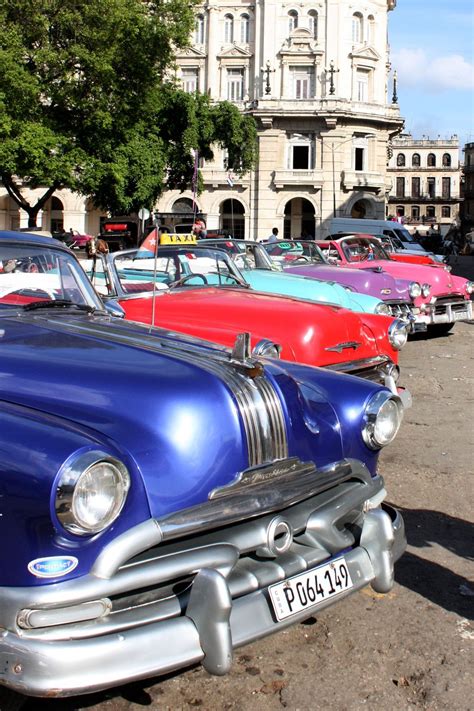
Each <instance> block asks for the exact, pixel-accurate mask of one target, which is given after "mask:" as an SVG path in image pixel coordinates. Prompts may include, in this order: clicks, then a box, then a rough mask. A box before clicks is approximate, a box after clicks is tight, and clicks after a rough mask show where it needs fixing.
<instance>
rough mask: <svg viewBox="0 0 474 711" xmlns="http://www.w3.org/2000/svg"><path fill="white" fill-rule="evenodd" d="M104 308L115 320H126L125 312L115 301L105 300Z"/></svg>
mask: <svg viewBox="0 0 474 711" xmlns="http://www.w3.org/2000/svg"><path fill="white" fill-rule="evenodd" d="M104 308H105V310H106V311H107V313H109V314H110V315H111V316H114V317H115V318H125V310H124V309H123V308H122V307H121V306H120V304H119V303H118V301H116V300H115V299H107V300H105V299H104Z"/></svg>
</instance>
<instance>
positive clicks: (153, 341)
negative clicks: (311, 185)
mask: <svg viewBox="0 0 474 711" xmlns="http://www.w3.org/2000/svg"><path fill="white" fill-rule="evenodd" d="M0 348H1V354H2V380H1V383H0V399H1V401H2V402H3V403H4V404H5V403H12V404H14V405H15V407H17V406H19V407H21V408H28V410H27V411H26V414H25V415H24V416H26V417H27V418H33V419H35V418H38V419H41V418H42V419H43V420H44V425H45V428H44V429H43V431H48V433H49V434H48V438H49V439H51V438H53V440H54V437H55V435H54V432H55V431H57V433H58V434H57V442H59V441H60V437H61V436H63V435H60V433H61V432H63V431H64V430H68V431H70V438H69V439H68V437H69V435H68V437H66V441H72V438H73V436H74V442H75V444H74V446H72V445H71V446H72V451H76V450H77V447H78V446H79V445H78V444H77V441H79V442H84V443H85V444H86V445H87V443H89V444H88V446H91V444H93V445H94V446H95V447H96V448H97V447H98V446H99V448H100V445H101V444H102V445H104V446H106V447H107V448H108V449H109V450H110V447H112V451H115V452H116V453H117V455H116V456H118V457H119V458H121V459H122V460H123V461H124V462H125V463H126V464H127V466H128V467H129V469H130V470H131V471H135V472H136V473H137V474H136V475H137V476H138V477H139V479H140V481H141V482H143V483H144V490H145V492H146V497H147V501H148V506H149V508H150V511H151V513H152V515H154V516H162V515H166V514H167V513H169V512H172V511H176V510H178V509H181V508H185V507H187V506H192V505H196V504H198V503H201V502H203V501H206V500H207V498H208V495H209V492H210V491H211V490H212V489H214V488H216V487H220V486H224V485H226V484H228V483H229V482H230V481H232V480H233V478H234V477H235V476H236V474H237V473H238V472H239V471H243V470H245V469H247V468H248V466H249V459H248V455H247V444H246V441H247V440H246V436H245V428H244V425H243V411H242V410H241V409H239V406H238V404H237V402H238V395H239V393H240V391H241V390H242V392H244V391H245V389H246V388H248V387H251V388H254V387H255V386H254V385H252V383H253V381H252V383H250V380H249V379H250V377H251V376H249V375H248V373H246V372H245V368H244V369H242V367H241V366H236V365H235V364H232V363H231V362H230V358H229V355H228V353H227V352H225V351H224V349H222V348H219V347H213V346H212V345H211V344H205V343H203V342H199V341H198V340H197V339H193V338H187V337H185V336H184V337H180V336H176V334H172V333H170V332H166V331H162V330H160V329H149V328H148V327H144V326H140V325H138V324H133V325H132V324H128V323H126V322H123V321H117V320H115V319H114V320H113V321H111V320H109V319H107V318H106V317H94V316H92V317H90V318H87V317H83V316H78V317H74V316H72V315H70V314H68V315H67V317H66V316H65V315H61V316H56V315H53V314H51V315H49V314H48V315H46V314H44V313H42V314H41V315H40V314H33V313H31V312H30V313H28V314H26V313H25V314H24V315H20V316H19V317H17V318H15V319H11V318H8V317H7V318H5V317H2V318H1V319H0ZM307 370H308V369H307ZM265 372H266V373H267V378H269V379H270V381H271V382H273V383H275V379H277V380H278V384H277V385H275V386H274V389H275V392H276V393H277V395H276V398H277V399H278V398H279V397H280V396H281V393H283V396H284V400H285V405H284V407H285V411H286V413H287V416H288V417H289V419H290V421H291V422H292V427H291V429H288V432H287V437H288V449H289V456H297V457H299V458H300V459H301V460H302V461H305V460H308V459H311V460H313V461H316V462H317V463H318V464H320V465H324V464H327V463H330V462H331V461H334V460H338V459H340V458H341V457H342V455H343V452H342V441H341V434H340V426H339V423H338V418H337V416H336V414H335V412H334V409H333V407H332V405H330V404H329V398H328V394H327V392H326V390H325V388H326V387H328V389H329V392H330V391H331V388H334V387H335V386H334V385H331V383H329V386H328V385H327V382H324V381H328V378H329V379H331V378H337V376H335V375H333V374H332V373H328V374H324V375H323V377H318V378H316V371H314V377H313V379H312V382H310V383H309V384H310V386H311V393H312V395H311V404H308V405H307V407H306V412H305V411H304V409H303V408H302V407H301V402H302V400H301V398H302V397H303V400H304V395H302V393H301V388H300V386H299V385H297V384H296V381H295V380H294V379H293V378H292V377H291V375H290V374H288V370H287V368H286V366H282V365H280V364H279V363H278V362H275V363H272V364H270V363H267V364H266V366H265ZM312 373H313V371H310V373H309V375H310V376H311V374H312ZM316 380H318V381H319V380H320V381H321V382H322V387H320V386H319V385H318V383H317V382H316ZM350 380H351V381H352V380H354V381H356V380H359V379H352V378H351V379H350ZM310 381H311V378H310ZM249 383H250V385H249ZM370 387H371V386H370V385H369V384H368V383H367V384H366V385H365V384H364V385H362V383H361V384H360V385H358V383H357V382H355V384H354V386H353V389H357V388H359V389H360V388H366V389H367V390H368V389H369V388H370ZM336 388H337V384H336ZM349 389H350V385H349ZM308 408H309V410H308ZM28 413H29V414H28ZM216 413H218V414H216ZM310 420H315V421H317V426H318V428H319V431H320V433H321V437H319V438H315V437H314V436H312V435H311V431H310V430H309V429H308V424H307V421H310ZM46 426H47V427H46ZM51 431H52V432H53V434H51ZM323 433H324V437H323V436H322V435H323ZM206 438H208V441H209V443H210V444H209V446H205V445H203V442H204V440H205V439H206ZM48 441H49V440H48ZM323 443H324V444H323ZM56 450H58V451H59V444H58V446H57V447H56V446H54V447H53V446H51V447H49V445H48V449H47V450H45V452H46V451H48V452H49V454H48V457H46V455H45V456H44V457H43V458H41V457H40V458H39V459H38V461H37V462H36V464H35V466H34V469H35V476H37V477H39V478H40V479H39V480H41V479H42V480H43V482H44V480H47V481H48V483H47V486H52V480H53V478H54V476H55V473H56V472H57V471H58V467H59V466H61V464H62V462H63V461H64V459H65V458H66V457H69V456H70V455H71V454H72V451H69V450H67V449H66V450H65V451H63V450H61V451H62V452H63V453H62V455H61V456H62V457H63V458H62V459H61V456H60V455H58V454H57V453H56V455H55V456H59V461H55V460H54V459H53V458H52V452H56ZM43 460H44V461H43ZM45 485H46V484H44V483H43V484H42V486H43V487H44V486H45ZM140 486H141V485H140ZM46 500H47V499H46Z"/></svg>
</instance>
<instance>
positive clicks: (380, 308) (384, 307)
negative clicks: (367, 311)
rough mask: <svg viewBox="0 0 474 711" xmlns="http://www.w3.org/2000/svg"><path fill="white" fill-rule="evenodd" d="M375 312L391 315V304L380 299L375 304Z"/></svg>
mask: <svg viewBox="0 0 474 711" xmlns="http://www.w3.org/2000/svg"><path fill="white" fill-rule="evenodd" d="M374 313H376V314H384V315H385V316H390V306H389V305H388V304H386V303H385V301H379V303H378V304H376V306H375V309H374Z"/></svg>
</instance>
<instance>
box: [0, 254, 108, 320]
mask: <svg viewBox="0 0 474 711" xmlns="http://www.w3.org/2000/svg"><path fill="white" fill-rule="evenodd" d="M32 304H38V305H41V308H48V306H51V307H52V308H53V307H55V306H61V307H67V306H69V305H71V306H77V307H80V308H84V309H87V310H94V309H99V310H102V309H103V304H102V302H101V301H100V299H99V298H98V297H97V295H96V294H95V292H94V290H93V288H92V286H91V284H90V283H89V281H88V279H87V277H86V275H85V274H84V271H83V270H82V269H81V267H80V266H79V264H78V262H77V261H76V259H75V257H74V256H73V255H72V254H69V253H68V252H63V251H61V250H57V249H54V248H53V247H50V246H49V245H44V246H43V245H38V244H36V245H34V244H24V243H14V242H3V241H2V242H0V307H2V308H5V307H12V306H14V307H17V308H18V307H23V308H28V309H30V308H31V307H32Z"/></svg>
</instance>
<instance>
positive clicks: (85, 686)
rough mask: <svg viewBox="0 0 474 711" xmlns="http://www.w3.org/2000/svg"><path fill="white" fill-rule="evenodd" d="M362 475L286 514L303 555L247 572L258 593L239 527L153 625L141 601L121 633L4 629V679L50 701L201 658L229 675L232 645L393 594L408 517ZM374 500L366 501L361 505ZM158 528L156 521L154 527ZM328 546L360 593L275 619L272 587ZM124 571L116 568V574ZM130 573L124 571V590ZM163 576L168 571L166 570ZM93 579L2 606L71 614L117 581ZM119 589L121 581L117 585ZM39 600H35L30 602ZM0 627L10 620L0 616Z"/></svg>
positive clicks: (257, 524)
mask: <svg viewBox="0 0 474 711" xmlns="http://www.w3.org/2000/svg"><path fill="white" fill-rule="evenodd" d="M350 461H354V460H350ZM353 471H354V472H355V469H354V470H353ZM355 475H356V476H362V479H363V480H362V479H361V480H360V481H359V482H358V483H357V485H356V483H355V482H354V480H353V479H350V480H347V481H346V482H345V483H344V484H342V485H341V487H340V490H339V489H338V488H336V489H331V490H329V491H326V492H324V494H320V495H318V496H317V497H313V499H310V500H307V501H303V502H300V503H299V504H296V505H295V506H292V507H290V508H289V509H286V510H285V511H283V512H280V513H281V515H283V516H284V518H285V519H286V520H287V521H288V522H289V524H290V526H291V527H293V530H294V531H295V535H296V531H297V530H298V527H299V524H298V523H297V519H298V517H300V518H301V516H303V518H304V520H305V524H304V529H303V531H300V533H301V534H302V538H301V539H300V540H301V543H299V544H297V550H296V551H293V550H292V549H290V550H288V551H287V552H286V553H285V554H283V555H281V556H279V557H278V558H277V559H276V560H275V559H273V560H265V556H264V555H263V554H262V555H263V560H260V562H257V563H258V568H257V569H256V571H257V572H255V571H253V572H252V571H250V572H252V576H253V578H252V579H253V580H254V582H253V589H250V588H249V587H248V585H247V582H246V580H245V575H246V572H247V570H246V568H245V567H244V568H242V569H241V570H240V571H239V570H237V566H236V562H237V558H238V552H237V551H236V542H237V539H238V537H239V535H240V536H242V531H241V532H240V533H239V529H238V527H237V529H235V528H234V531H233V532H232V535H231V537H230V538H231V540H232V536H234V543H231V542H223V543H220V544H214V545H205V546H202V547H199V548H198V549H196V551H195V555H194V556H193V557H192V558H191V559H190V560H188V558H186V566H187V569H188V570H189V571H192V572H193V580H192V584H190V587H189V590H188V593H187V595H186V596H185V598H183V599H181V601H178V603H177V605H176V606H175V609H174V610H173V611H172V612H170V610H168V612H167V613H166V614H162V618H161V619H156V617H157V616H156V613H155V615H154V619H153V618H152V611H151V610H147V607H146V605H145V606H143V605H141V606H139V608H138V610H137V611H136V612H135V613H134V617H133V619H131V620H129V623H128V625H127V624H124V623H123V620H122V624H121V625H120V629H118V626H117V622H113V621H112V622H110V621H109V622H108V623H107V622H106V621H103V620H96V621H93V622H91V623H90V625H89V626H88V627H87V625H86V628H84V629H83V630H82V631H81V629H80V625H77V626H71V625H68V626H67V628H66V629H64V627H63V628H62V629H61V626H60V625H58V626H57V627H56V628H54V629H51V628H49V629H48V628H43V629H40V630H38V629H36V630H19V629H18V628H17V629H5V631H4V632H3V634H2V636H1V637H0V683H3V684H5V685H6V686H8V687H9V688H12V689H14V690H16V691H18V692H20V693H23V694H29V695H33V696H48V697H53V696H70V695H76V694H86V693H90V692H92V691H96V690H100V689H105V688H108V687H112V686H115V685H118V684H123V683H127V682H131V681H133V680H137V679H142V678H147V677H152V676H156V675H160V674H165V673H168V672H170V671H173V670H176V669H180V668H182V667H186V666H189V665H191V664H194V663H196V662H199V661H202V663H203V666H204V667H205V668H206V669H207V671H208V672H210V673H212V674H218V675H222V674H225V673H226V672H228V671H229V669H230V667H231V664H232V656H233V649H235V648H237V647H240V646H242V645H244V644H246V643H248V642H251V641H253V640H256V639H259V638H261V637H264V636H266V635H268V634H270V633H273V632H277V631H279V630H280V629H283V628H285V627H288V626H289V625H291V624H294V623H297V622H299V621H301V620H302V619H305V618H307V617H309V616H311V615H313V614H314V612H315V610H318V611H319V610H320V609H323V608H325V607H327V606H329V605H331V604H333V603H334V602H337V600H339V599H342V598H343V597H346V596H347V595H349V594H351V593H353V592H355V591H357V590H359V589H361V588H363V587H364V586H366V585H367V584H369V583H370V584H371V585H372V587H373V589H374V590H376V591H377V592H382V593H385V592H388V591H389V590H390V589H391V587H392V585H393V582H394V562H395V561H396V560H397V559H398V558H399V557H400V556H401V554H402V553H403V551H404V549H405V546H406V538H405V532H404V525H403V520H402V518H401V516H400V515H399V514H398V512H396V511H395V510H394V509H392V508H390V507H388V506H382V507H381V506H380V503H381V500H382V499H383V498H384V496H385V489H384V488H383V480H382V479H381V477H375V479H372V478H370V476H368V473H367V472H366V471H365V473H364V472H362V474H361V467H360V466H359V471H357V472H355ZM367 494H369V498H365V500H364V496H365V497H366V496H367ZM315 499H319V501H318V502H317V501H316V500H315ZM316 504H318V505H316ZM354 505H357V507H358V510H359V514H358V516H357V521H356V525H355V527H354V528H355V529H357V530H358V531H359V532H360V535H358V541H357V542H354V539H353V535H352V533H351V532H350V531H349V529H345V530H344V529H343V530H340V528H339V522H340V517H341V509H344V510H345V511H346V514H345V515H346V516H349V512H351V514H350V515H352V516H353V515H354V512H353V509H352V507H353V506H354ZM351 509H352V510H351ZM155 523H156V522H154V521H150V522H147V525H148V524H155ZM262 523H263V528H262ZM247 524H248V522H247ZM259 528H262V531H264V532H266V531H267V530H268V526H267V522H266V519H265V518H264V519H263V520H262V521H260V520H258V521H254V522H251V530H250V529H248V528H247V529H246V530H245V531H244V532H243V533H244V534H245V535H244V538H245V539H246V540H247V541H248V535H249V532H251V533H252V534H255V533H258V530H259ZM151 530H152V527H151V526H150V528H149V531H151ZM351 539H352V542H353V545H352V548H351V543H350V541H351ZM328 550H330V551H331V553H330V556H329V558H330V557H336V556H338V555H340V553H341V552H343V554H344V557H345V561H346V564H347V567H348V568H349V572H350V575H351V579H352V581H353V582H354V587H353V588H351V589H350V590H349V591H345V592H342V593H340V594H339V595H337V596H336V597H335V598H330V599H329V600H327V601H323V602H321V603H319V604H318V605H316V606H313V607H308V608H307V609H305V610H304V611H302V612H301V613H299V614H298V615H295V616H294V617H291V618H289V619H286V620H283V621H282V622H278V621H276V618H275V616H274V614H273V612H272V607H271V603H270V601H269V598H268V592H267V590H268V586H269V585H270V584H272V583H273V582H275V580H278V581H281V580H285V579H286V578H288V577H291V576H293V575H295V574H297V573H299V572H301V571H302V570H303V571H310V570H312V569H313V568H315V567H317V566H318V565H320V564H321V562H323V561H322V557H323V559H324V562H327V560H328V555H327V551H328ZM186 553H187V552H186ZM183 555H184V554H183V553H181V554H180V556H177V555H176V556H175V557H176V560H175V561H174V562H173V561H170V560H163V562H162V563H161V564H160V565H161V567H163V566H164V567H165V568H166V566H168V567H169V566H171V565H173V566H174V572H172V571H171V570H168V571H165V572H166V575H167V576H168V577H170V578H171V579H172V578H173V575H174V576H177V573H178V572H180V573H182V572H183V569H184V568H183ZM305 556H306V559H305ZM321 556H322V557H321ZM167 558H171V559H172V558H173V556H172V555H171V556H167ZM199 558H201V562H199V560H198V559H199ZM308 561H310V562H309V563H308ZM148 570H150V568H149V569H148ZM160 570H161V569H160ZM196 571H197V572H196ZM121 572H122V571H121V570H119V571H118V577H119V578H120V574H121ZM140 572H141V573H143V571H140ZM130 574H131V573H130V571H125V575H124V576H122V584H123V583H124V579H123V578H126V577H127V575H129V576H130ZM160 574H161V575H163V572H162V570H161V573H160ZM134 575H135V577H136V573H135V574H134ZM155 576H156V570H155ZM87 577H88V579H87V580H84V579H79V580H78V581H74V580H71V581H70V582H69V583H57V584H54V585H52V586H45V587H43V588H42V589H41V590H39V591H38V589H35V590H34V591H33V590H29V589H25V588H19V589H16V590H12V589H6V588H4V589H0V599H1V600H2V601H4V602H5V613H2V616H3V615H4V614H5V615H6V617H10V618H12V616H13V619H15V614H16V616H17V617H18V615H19V613H20V609H24V607H25V606H26V605H27V603H28V602H30V605H33V606H34V605H35V604H37V603H38V602H41V607H42V608H43V609H44V610H46V611H50V610H51V608H52V607H54V606H56V607H60V608H61V607H62V609H63V610H64V609H67V606H68V605H73V604H77V603H80V602H82V603H83V602H84V600H85V599H86V597H89V599H90V593H93V594H94V595H98V596H101V595H103V594H104V593H106V591H107V589H108V590H109V592H110V593H112V592H113V589H114V579H115V577H116V576H113V577H112V578H111V579H108V580H107V579H100V578H98V577H97V578H95V577H94V576H87ZM143 583H144V584H146V583H147V581H143ZM117 585H118V583H117V581H115V588H117ZM246 585H247V588H245V586H246ZM47 588H50V589H49V590H48V589H47ZM244 588H245V590H244ZM86 593H88V594H89V595H86ZM34 595H36V600H34V599H32V597H34ZM15 600H17V602H16V605H15V606H14V607H13V603H14V601H15ZM183 601H184V602H183ZM163 602H164V603H167V600H164V601H163ZM18 603H19V604H18ZM167 604H168V603H167ZM19 608H20V609H19ZM160 614H161V613H160ZM118 618H120V614H119V615H118ZM0 624H4V621H3V620H0ZM10 624H11V623H10ZM108 625H109V626H108ZM12 627H13V625H12Z"/></svg>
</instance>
